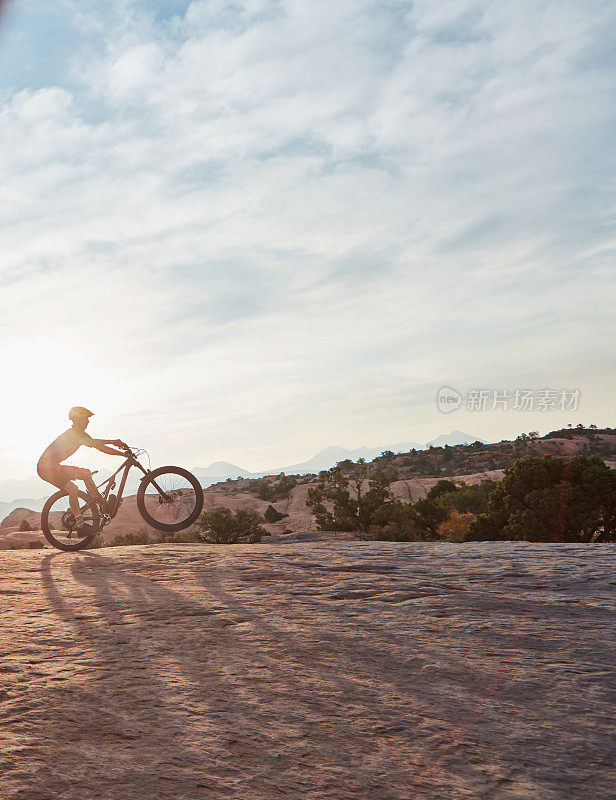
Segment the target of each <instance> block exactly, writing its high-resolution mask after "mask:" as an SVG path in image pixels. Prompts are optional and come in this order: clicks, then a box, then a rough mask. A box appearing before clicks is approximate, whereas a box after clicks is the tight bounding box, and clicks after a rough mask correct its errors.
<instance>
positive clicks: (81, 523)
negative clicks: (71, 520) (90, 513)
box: [67, 514, 94, 539]
mask: <svg viewBox="0 0 616 800" xmlns="http://www.w3.org/2000/svg"><path fill="white" fill-rule="evenodd" d="M75 524H76V528H75V532H76V534H77V536H79V537H82V538H83V537H84V536H89V535H90V534H91V533H94V528H93V527H92V526H91V525H88V523H87V522H86V521H85V520H84V518H83V515H82V514H77V516H76V517H75ZM67 538H69V539H70V538H71V532H70V531H69V535H68V537H67Z"/></svg>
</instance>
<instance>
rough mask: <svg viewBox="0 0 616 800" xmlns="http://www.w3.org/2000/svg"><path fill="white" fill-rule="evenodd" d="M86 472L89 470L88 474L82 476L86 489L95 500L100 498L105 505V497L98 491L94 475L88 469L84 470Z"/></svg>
mask: <svg viewBox="0 0 616 800" xmlns="http://www.w3.org/2000/svg"><path fill="white" fill-rule="evenodd" d="M84 472H87V475H86V474H84V476H83V477H82V479H81V480H82V481H83V482H84V483H85V485H86V489H87V490H88V494H89V495H90V497H93V498H94V499H95V500H98V501H99V502H101V503H102V504H103V505H105V498H104V497H103V495H102V494H101V493H100V492H99V491H98V487H97V486H96V484H95V483H94V479H93V478H92V475H91V474H90V472H89V471H88V470H84Z"/></svg>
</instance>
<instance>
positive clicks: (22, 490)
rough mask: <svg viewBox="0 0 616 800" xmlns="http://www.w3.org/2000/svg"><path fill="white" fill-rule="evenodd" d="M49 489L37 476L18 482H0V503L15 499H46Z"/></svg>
mask: <svg viewBox="0 0 616 800" xmlns="http://www.w3.org/2000/svg"><path fill="white" fill-rule="evenodd" d="M50 488H51V487H50V485H49V484H48V483H45V481H43V480H41V479H40V478H39V476H38V475H32V477H31V478H24V480H20V481H16V480H5V481H0V501H4V502H9V503H10V502H12V501H13V500H14V499H15V498H16V497H45V496H47V497H48V496H49V495H50V494H51V492H50Z"/></svg>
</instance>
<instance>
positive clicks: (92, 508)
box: [41, 490, 100, 553]
mask: <svg viewBox="0 0 616 800" xmlns="http://www.w3.org/2000/svg"><path fill="white" fill-rule="evenodd" d="M77 495H78V497H79V499H80V501H85V503H86V506H87V508H88V509H89V512H90V514H91V515H92V522H93V525H92V527H93V528H94V530H93V531H92V533H91V534H89V535H88V536H84V538H83V539H80V540H79V541H77V542H75V543H74V544H73V543H71V544H68V543H67V542H63V541H61V540H59V539H57V538H56V537H55V536H54V535H53V533H52V528H51V526H50V524H49V512H50V511H51V509H52V508H53V506H54V505H55V503H57V502H58V500H61V499H62V498H63V497H68V492H63V491H62V490H60V491H59V492H56V493H55V494H52V495H51V497H50V498H49V499H48V500H47V502H46V503H45V505H44V506H43V510H42V511H41V530H42V531H43V536H44V537H45V538H46V539H47V541H48V542H49V544H51V545H53V547H55V548H57V549H58V550H64V551H66V552H69V553H72V552H75V551H76V550H83V549H84V548H85V547H87V546H88V545H89V544H90V543H91V542H92V540H93V539H94V537H95V536H96V534H97V533H98V531H99V525H100V513H99V510H98V505H97V503H96V501H95V500H94V499H93V498H92V497H90V495H88V494H86V493H85V492H77Z"/></svg>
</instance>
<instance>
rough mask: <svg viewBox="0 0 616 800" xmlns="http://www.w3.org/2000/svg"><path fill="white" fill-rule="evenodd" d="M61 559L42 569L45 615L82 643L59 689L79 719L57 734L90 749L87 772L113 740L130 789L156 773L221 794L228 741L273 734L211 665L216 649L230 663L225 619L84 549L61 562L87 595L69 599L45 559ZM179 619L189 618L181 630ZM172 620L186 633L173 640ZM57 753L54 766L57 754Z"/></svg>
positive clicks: (269, 744) (270, 745)
mask: <svg viewBox="0 0 616 800" xmlns="http://www.w3.org/2000/svg"><path fill="white" fill-rule="evenodd" d="M65 558H66V556H63V555H62V554H60V553H57V554H50V555H47V556H45V557H44V559H43V562H42V568H41V571H42V583H43V587H44V589H45V591H46V594H47V597H48V599H49V602H50V604H51V606H52V608H53V610H54V612H55V613H56V615H57V616H58V617H59V618H60V620H61V621H62V622H63V623H64V625H65V626H67V627H68V628H70V629H71V630H72V632H73V638H74V639H75V641H76V642H78V643H80V644H81V652H79V653H78V655H77V658H76V665H77V667H78V668H77V669H76V674H75V678H76V679H78V687H74V686H72V685H70V684H69V685H68V686H67V687H66V690H65V692H68V695H67V702H70V704H71V705H73V706H74V704H75V702H77V704H78V707H79V708H80V709H81V711H82V712H83V716H79V715H77V716H73V718H72V720H71V727H72V728H73V730H65V731H64V733H63V736H64V738H65V739H66V740H67V741H76V740H79V741H80V742H82V743H84V742H91V743H92V744H93V745H95V747H96V748H97V749H96V757H95V759H94V760H95V761H96V765H95V764H94V763H93V764H92V768H93V769H94V770H95V771H96V772H99V771H100V764H99V762H100V761H101V758H102V760H103V762H104V761H105V753H106V752H107V751H108V750H109V751H111V750H112V749H113V746H114V743H117V742H118V741H121V742H122V743H123V749H124V750H125V755H127V754H128V755H129V760H130V761H131V764H132V766H131V769H132V770H137V772H138V773H139V776H140V777H139V786H141V785H142V783H143V781H146V783H147V781H148V780H150V778H149V777H147V776H152V775H153V776H156V774H157V773H159V772H163V773H164V774H165V776H166V780H168V781H169V782H170V783H169V785H170V786H171V785H172V781H174V780H175V781H180V780H186V779H187V776H188V780H190V781H192V780H193V778H195V776H203V775H207V779H208V786H210V787H211V788H212V789H216V788H218V790H219V791H220V793H221V795H222V794H224V793H225V791H226V789H225V786H226V784H224V783H223V780H224V777H225V769H226V768H225V764H226V760H227V759H228V758H229V757H230V756H231V755H232V752H231V750H230V748H231V749H232V747H233V745H232V744H231V745H230V744H229V742H231V743H232V742H233V741H236V739H237V737H238V736H240V735H241V738H245V739H248V738H252V739H255V738H257V739H258V740H259V741H260V742H262V746H263V747H264V749H265V751H271V750H273V749H274V748H275V745H276V739H275V738H274V737H272V736H270V735H269V734H268V733H267V731H264V730H263V729H257V728H256V727H254V725H253V724H252V722H251V721H250V717H251V713H252V711H253V710H254V703H253V702H252V701H251V700H250V698H249V697H248V696H247V695H245V694H244V693H243V692H242V691H241V690H240V689H239V687H238V686H235V687H234V686H233V685H231V684H230V683H229V680H228V677H229V676H228V674H227V673H226V671H225V669H224V667H222V668H220V669H219V668H218V667H217V666H216V665H215V664H213V663H212V662H211V660H210V659H209V658H208V654H209V653H211V652H212V651H215V652H216V653H217V662H216V663H217V664H218V665H220V664H224V663H225V661H226V659H225V657H224V656H223V657H222V658H221V654H224V653H225V652H228V654H229V659H230V660H232V658H233V653H232V651H233V649H234V644H233V640H234V636H233V634H232V633H230V632H229V631H228V630H227V627H228V626H227V623H228V621H229V620H228V618H227V617H225V616H224V614H221V613H219V612H220V610H221V609H218V611H216V610H210V609H208V608H207V607H206V606H204V605H201V606H199V607H195V602H194V599H191V598H187V597H184V596H183V595H182V594H180V593H178V592H175V591H172V590H170V589H168V588H166V587H163V586H161V585H160V584H159V583H155V582H153V581H151V580H150V579H149V578H147V577H145V576H140V575H139V574H138V573H137V572H134V571H126V572H125V571H124V570H123V569H122V568H121V567H120V568H118V563H117V561H115V560H113V559H109V558H106V557H105V556H102V555H100V554H98V553H93V552H88V551H84V552H83V553H80V554H79V556H73V557H72V559H73V562H72V564H71V566H70V574H71V577H72V578H73V579H74V580H75V581H76V582H78V583H79V584H81V585H83V586H84V587H89V588H90V589H91V591H92V596H91V597H89V598H88V599H87V602H86V603H85V604H84V602H83V595H84V594H85V592H83V591H80V592H79V593H78V594H77V596H75V594H73V593H69V592H67V591H64V590H62V591H61V589H60V586H62V587H64V586H66V582H63V583H62V584H60V583H58V582H57V581H56V580H55V579H54V575H53V562H54V561H55V560H56V559H59V560H60V559H61V560H64V559H65ZM67 589H68V587H67ZM71 594H72V595H73V597H74V598H75V599H70V595H71ZM77 597H80V599H79V600H78V599H77ZM224 610H225V609H222V611H224ZM186 620H192V624H191V625H190V626H186V625H185V624H184V623H186ZM210 620H211V621H210ZM179 621H182V623H183V624H182V630H183V631H184V632H185V634H186V635H185V636H183V637H181V639H179V638H178V622H179ZM187 627H190V630H188V631H186V628H187ZM78 649H79V648H78ZM219 658H220V660H218V659H219ZM58 692H60V694H62V693H63V692H62V689H58V690H56V694H57V693H58ZM144 751H147V752H148V757H147V759H146V758H144V755H143V753H144ZM58 758H59V759H60V762H61V760H62V758H61V753H60V754H59V753H58V752H57V751H56V752H55V754H54V759H56V760H58ZM67 758H68V754H67ZM109 758H110V762H109V763H110V764H111V759H112V757H111V755H109ZM86 760H87V757H86ZM170 765H171V766H170ZM114 768H115V769H117V765H116V766H115V767H114ZM145 773H147V775H146V774H145ZM195 779H196V778H195ZM152 781H155V777H152ZM152 785H154V784H152ZM178 785H179V784H178ZM152 791H153V789H152ZM155 794H156V793H155V792H154V795H155ZM158 796H161V795H158Z"/></svg>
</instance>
